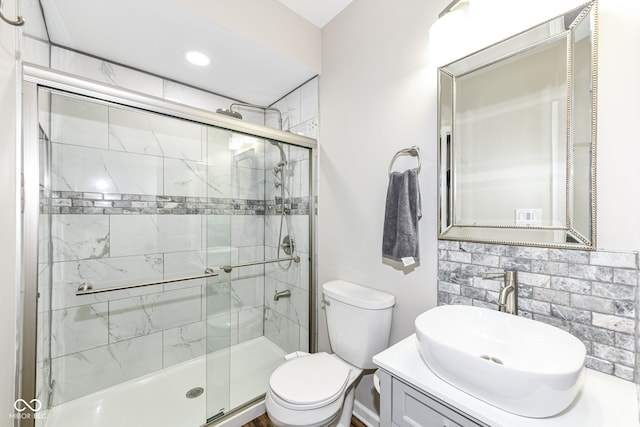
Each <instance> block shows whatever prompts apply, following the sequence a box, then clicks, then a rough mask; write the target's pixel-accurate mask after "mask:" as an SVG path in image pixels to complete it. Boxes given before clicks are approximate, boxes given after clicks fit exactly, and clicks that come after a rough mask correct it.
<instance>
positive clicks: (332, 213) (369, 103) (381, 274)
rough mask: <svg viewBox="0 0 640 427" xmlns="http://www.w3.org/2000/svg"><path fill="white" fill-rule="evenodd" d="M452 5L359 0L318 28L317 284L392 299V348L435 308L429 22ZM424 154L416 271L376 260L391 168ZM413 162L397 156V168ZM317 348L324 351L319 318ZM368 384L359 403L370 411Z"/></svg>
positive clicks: (371, 395)
mask: <svg viewBox="0 0 640 427" xmlns="http://www.w3.org/2000/svg"><path fill="white" fill-rule="evenodd" d="M447 2H448V0H439V1H436V2H426V1H424V0H404V1H403V2H401V3H398V2H389V1H386V0H366V1H363V0H355V1H354V2H353V3H352V4H351V5H350V6H348V7H347V8H346V9H345V10H344V11H343V12H342V13H341V14H340V15H339V16H338V17H336V18H335V19H334V20H333V21H331V22H330V23H329V24H328V25H327V26H325V27H324V29H323V38H322V63H323V69H322V74H321V78H320V138H321V143H320V177H319V211H318V229H319V230H320V231H319V238H318V266H319V274H318V279H319V280H318V283H319V284H320V285H321V284H322V283H324V282H326V281H328V280H331V279H336V278H340V279H344V280H349V281H353V282H355V283H360V284H362V285H366V286H369V287H372V288H376V289H380V290H383V291H387V292H390V293H393V294H394V295H396V306H395V308H394V312H393V316H394V317H393V326H392V331H391V343H395V342H397V341H399V340H401V339H403V338H405V337H406V336H408V335H410V334H411V333H412V332H413V321H414V319H415V317H416V316H417V315H418V314H420V313H421V312H423V311H425V310H427V309H428V308H431V307H434V306H435V305H436V286H437V284H436V267H437V240H436V226H435V224H436V138H435V136H436V102H435V99H436V73H435V68H434V67H432V66H430V65H429V64H428V63H427V54H428V34H429V26H430V25H431V23H432V22H434V21H435V20H436V18H437V16H438V12H440V10H442V8H444V7H445V6H446V4H447ZM411 145H417V146H419V147H420V148H421V149H422V152H423V160H422V172H421V174H420V187H421V193H422V210H423V218H422V220H421V221H420V224H419V225H420V253H421V262H420V265H419V266H418V267H417V268H415V269H414V270H413V271H406V272H405V271H403V270H401V269H398V268H396V267H394V266H391V265H389V264H388V263H386V262H384V261H383V259H382V249H381V248H382V228H383V221H384V206H385V197H386V192H387V183H388V175H387V169H388V167H389V162H390V161H391V159H392V157H393V155H394V154H395V153H396V151H398V150H399V149H401V148H405V147H409V146H411ZM409 165H411V166H412V167H413V166H414V165H415V159H413V158H401V159H400V160H399V161H398V162H397V163H396V166H397V168H396V170H402V169H404V168H406V167H407V166H409ZM319 313H320V314H319V316H320V321H319V326H320V328H319V332H318V333H319V344H320V349H321V350H327V349H328V340H327V335H326V326H325V320H324V314H323V313H324V312H323V311H319ZM374 393H375V392H374V391H373V390H372V387H371V380H370V379H368V378H366V379H365V380H363V382H362V384H361V385H360V386H359V388H358V393H357V399H358V401H360V402H361V403H363V404H364V405H365V406H367V407H369V408H375V403H374V401H375V399H374V396H375V394H374Z"/></svg>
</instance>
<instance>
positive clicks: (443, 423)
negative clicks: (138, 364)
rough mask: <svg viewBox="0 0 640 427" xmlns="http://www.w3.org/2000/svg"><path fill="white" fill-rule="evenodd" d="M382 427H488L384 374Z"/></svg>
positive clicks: (386, 373) (381, 398)
mask: <svg viewBox="0 0 640 427" xmlns="http://www.w3.org/2000/svg"><path fill="white" fill-rule="evenodd" d="M380 426H381V427H389V426H393V427H418V426H425V427H426V426H428V427H478V426H487V424H484V423H482V422H480V421H478V420H475V419H473V418H472V417H470V416H469V415H466V414H463V413H461V412H459V411H457V410H454V409H453V408H451V407H450V406H449V405H447V404H446V403H444V402H442V401H440V400H438V399H436V398H434V396H431V395H428V394H426V393H425V392H423V391H419V390H417V389H416V388H414V387H412V386H411V385H409V384H407V383H405V382H403V381H402V380H400V379H398V378H395V377H393V376H392V375H391V374H389V373H388V372H386V371H384V370H381V371H380Z"/></svg>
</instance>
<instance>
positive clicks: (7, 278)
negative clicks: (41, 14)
mask: <svg viewBox="0 0 640 427" xmlns="http://www.w3.org/2000/svg"><path fill="white" fill-rule="evenodd" d="M15 5H16V2H15V1H13V0H9V1H8V2H5V4H4V13H5V14H6V15H7V16H8V17H11V18H15V16H16V12H15V11H16V9H15ZM17 31H18V30H16V29H15V27H12V26H9V25H7V24H5V23H4V22H0V129H2V134H1V136H0V183H2V185H0V200H2V201H3V204H4V206H3V209H2V210H0V236H2V245H0V343H2V345H0V425H3V426H8V425H10V423H11V419H10V418H9V414H13V413H14V412H15V411H14V410H13V402H14V401H15V395H14V390H15V385H14V384H15V380H14V378H15V377H14V376H15V359H16V354H15V351H16V347H15V341H16V337H15V333H16V328H15V325H16V307H15V306H16V295H17V285H16V278H17V272H16V176H15V174H16V102H17V96H16V66H15V61H16V36H17Z"/></svg>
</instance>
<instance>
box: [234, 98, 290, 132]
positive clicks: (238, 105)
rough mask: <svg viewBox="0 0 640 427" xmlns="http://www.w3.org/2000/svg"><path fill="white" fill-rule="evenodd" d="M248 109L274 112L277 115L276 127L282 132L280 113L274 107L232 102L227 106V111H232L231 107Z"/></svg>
mask: <svg viewBox="0 0 640 427" xmlns="http://www.w3.org/2000/svg"><path fill="white" fill-rule="evenodd" d="M234 106H236V107H248V108H257V109H260V110H263V111H275V112H276V113H278V127H279V128H280V130H282V112H280V110H278V109H277V108H275V107H265V106H264V105H257V104H247V103H244V102H234V103H232V104H231V105H229V110H232V111H233V107H234Z"/></svg>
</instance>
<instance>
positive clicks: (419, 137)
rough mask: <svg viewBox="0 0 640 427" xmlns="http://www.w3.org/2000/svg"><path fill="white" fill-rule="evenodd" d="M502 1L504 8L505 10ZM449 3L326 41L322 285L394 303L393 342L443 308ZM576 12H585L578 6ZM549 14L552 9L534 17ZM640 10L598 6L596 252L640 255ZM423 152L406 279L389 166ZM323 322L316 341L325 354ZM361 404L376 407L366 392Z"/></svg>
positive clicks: (381, 17) (374, 4) (372, 4)
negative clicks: (439, 87) (364, 289)
mask: <svg viewBox="0 0 640 427" xmlns="http://www.w3.org/2000/svg"><path fill="white" fill-rule="evenodd" d="M505 1H506V0H505ZM448 3H449V2H448V0H438V1H436V2H425V1H422V0H406V1H403V2H402V3H401V4H400V3H398V2H395V3H392V2H387V1H384V0H366V1H365V0H355V1H354V2H353V3H352V4H351V5H350V6H349V7H347V8H346V9H345V10H344V11H343V12H342V13H341V14H340V15H339V16H338V17H336V18H335V19H334V20H333V21H332V22H330V23H329V24H328V25H327V26H326V27H325V28H324V29H323V33H322V43H323V46H322V50H323V55H322V61H323V71H322V74H321V81H320V105H321V108H320V135H321V140H322V143H321V147H320V181H319V186H320V188H319V192H320V193H319V207H320V208H319V213H318V218H319V219H318V221H319V230H320V233H319V241H318V244H319V250H318V252H319V283H320V284H321V283H323V282H325V281H327V280H331V279H335V278H341V279H346V280H351V281H354V282H358V283H362V284H364V285H368V286H371V287H374V288H377V289H381V290H386V291H389V292H392V293H394V294H395V295H396V298H397V304H396V307H395V309H394V321H393V322H394V324H393V328H392V335H391V342H392V343H394V342H396V341H398V340H400V339H402V338H404V337H406V336H408V335H410V334H412V333H413V320H414V318H415V316H416V315H417V314H419V313H420V312H422V311H424V310H426V309H428V308H430V307H433V306H435V304H436V274H437V273H436V265H437V260H436V243H437V242H436V171H435V167H436V130H435V121H436V99H437V98H436V75H435V67H433V66H431V65H430V64H428V63H427V60H426V58H427V57H428V53H429V51H428V34H429V27H430V26H431V24H432V23H433V22H435V21H436V19H437V15H438V13H439V12H440V11H441V10H442V9H443V8H444V7H445V6H446V5H447V4H448ZM576 4H578V3H576ZM538 6H540V7H549V10H550V16H549V17H551V16H554V15H555V14H557V11H555V10H554V11H551V8H552V7H553V2H551V1H549V2H547V3H545V4H540V5H538V4H537V3H536V7H538ZM638 23H640V2H638V1H629V0H600V30H601V31H600V39H599V41H600V46H599V48H600V49H599V60H600V64H599V88H598V94H599V102H598V107H599V110H598V123H599V131H598V144H599V147H598V247H599V248H600V249H608V250H625V251H629V250H631V251H637V250H638V249H640V215H638V211H640V196H639V193H640V190H638V188H637V186H638V184H637V183H639V182H640V168H639V167H638V159H640V144H638V143H637V139H638V137H637V134H638V130H639V129H638V125H637V123H638V117H640V104H638V102H637V99H638V97H639V96H640V80H639V79H638V78H637V70H638V69H640V54H639V53H638V51H637V49H632V48H631V47H630V46H637V45H638V44H640V25H638ZM412 144H416V145H418V146H420V147H421V148H422V151H423V156H424V159H423V168H422V174H421V175H420V185H421V189H422V197H423V199H422V200H423V211H424V217H423V219H422V221H421V222H420V227H421V229H420V231H421V236H420V237H421V252H422V262H421V265H420V267H418V268H417V269H415V271H413V272H410V273H407V274H405V273H403V272H402V271H398V270H396V269H394V268H393V267H390V266H389V265H386V264H385V263H383V262H382V260H381V255H380V245H381V235H382V223H383V218H384V216H383V215H384V212H383V211H384V198H385V194H386V186H387V167H388V164H389V161H390V160H391V157H392V156H393V154H394V153H395V151H396V150H398V149H400V148H402V147H406V146H409V145H412ZM322 313H323V312H322V311H320V316H321V318H320V320H321V321H320V322H319V324H320V330H319V341H320V347H321V349H328V340H327V335H326V328H325V326H324V323H323V322H324V319H323V318H322ZM357 399H358V401H359V402H360V403H362V404H364V405H365V406H367V407H368V408H375V403H374V399H373V392H372V391H371V387H370V383H369V382H368V381H365V382H363V384H361V386H360V387H359V389H358V393H357Z"/></svg>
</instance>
